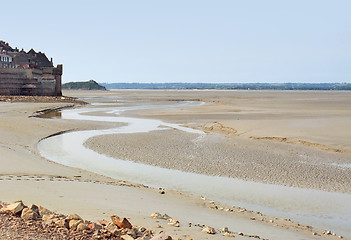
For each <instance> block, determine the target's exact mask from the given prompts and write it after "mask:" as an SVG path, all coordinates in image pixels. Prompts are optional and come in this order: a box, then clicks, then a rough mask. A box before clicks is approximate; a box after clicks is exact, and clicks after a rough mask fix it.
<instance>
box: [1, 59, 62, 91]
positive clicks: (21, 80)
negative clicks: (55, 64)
mask: <svg viewBox="0 0 351 240" xmlns="http://www.w3.org/2000/svg"><path fill="white" fill-rule="evenodd" d="M61 75H62V65H61V67H59V68H44V69H18V68H12V69H11V68H6V69H4V68H2V69H0V95H37V96H61V95H62V93H61Z"/></svg>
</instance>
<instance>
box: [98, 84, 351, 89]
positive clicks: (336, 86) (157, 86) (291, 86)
mask: <svg viewBox="0 0 351 240" xmlns="http://www.w3.org/2000/svg"><path fill="white" fill-rule="evenodd" d="M100 84H101V85H102V86H104V87H106V88H107V89H218V90H351V83H100Z"/></svg>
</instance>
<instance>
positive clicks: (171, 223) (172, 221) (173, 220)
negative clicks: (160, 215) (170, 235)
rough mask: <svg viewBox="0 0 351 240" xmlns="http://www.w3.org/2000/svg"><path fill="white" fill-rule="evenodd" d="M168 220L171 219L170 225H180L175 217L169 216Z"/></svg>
mask: <svg viewBox="0 0 351 240" xmlns="http://www.w3.org/2000/svg"><path fill="white" fill-rule="evenodd" d="M168 221H169V223H168V225H170V226H173V227H180V225H179V221H178V220H175V219H173V218H169V219H168Z"/></svg>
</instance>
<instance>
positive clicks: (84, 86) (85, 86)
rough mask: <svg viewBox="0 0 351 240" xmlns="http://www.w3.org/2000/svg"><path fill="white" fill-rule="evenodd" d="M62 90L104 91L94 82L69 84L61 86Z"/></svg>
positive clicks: (103, 88) (102, 87)
mask: <svg viewBox="0 0 351 240" xmlns="http://www.w3.org/2000/svg"><path fill="white" fill-rule="evenodd" d="M62 89H70V90H106V88H105V87H104V86H101V85H99V84H98V83H97V82H95V81H94V80H90V81H87V82H69V83H65V84H62Z"/></svg>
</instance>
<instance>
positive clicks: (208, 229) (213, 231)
mask: <svg viewBox="0 0 351 240" xmlns="http://www.w3.org/2000/svg"><path fill="white" fill-rule="evenodd" d="M201 231H202V232H205V233H207V234H216V230H215V229H214V228H213V227H205V228H203V229H202V230H201Z"/></svg>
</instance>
